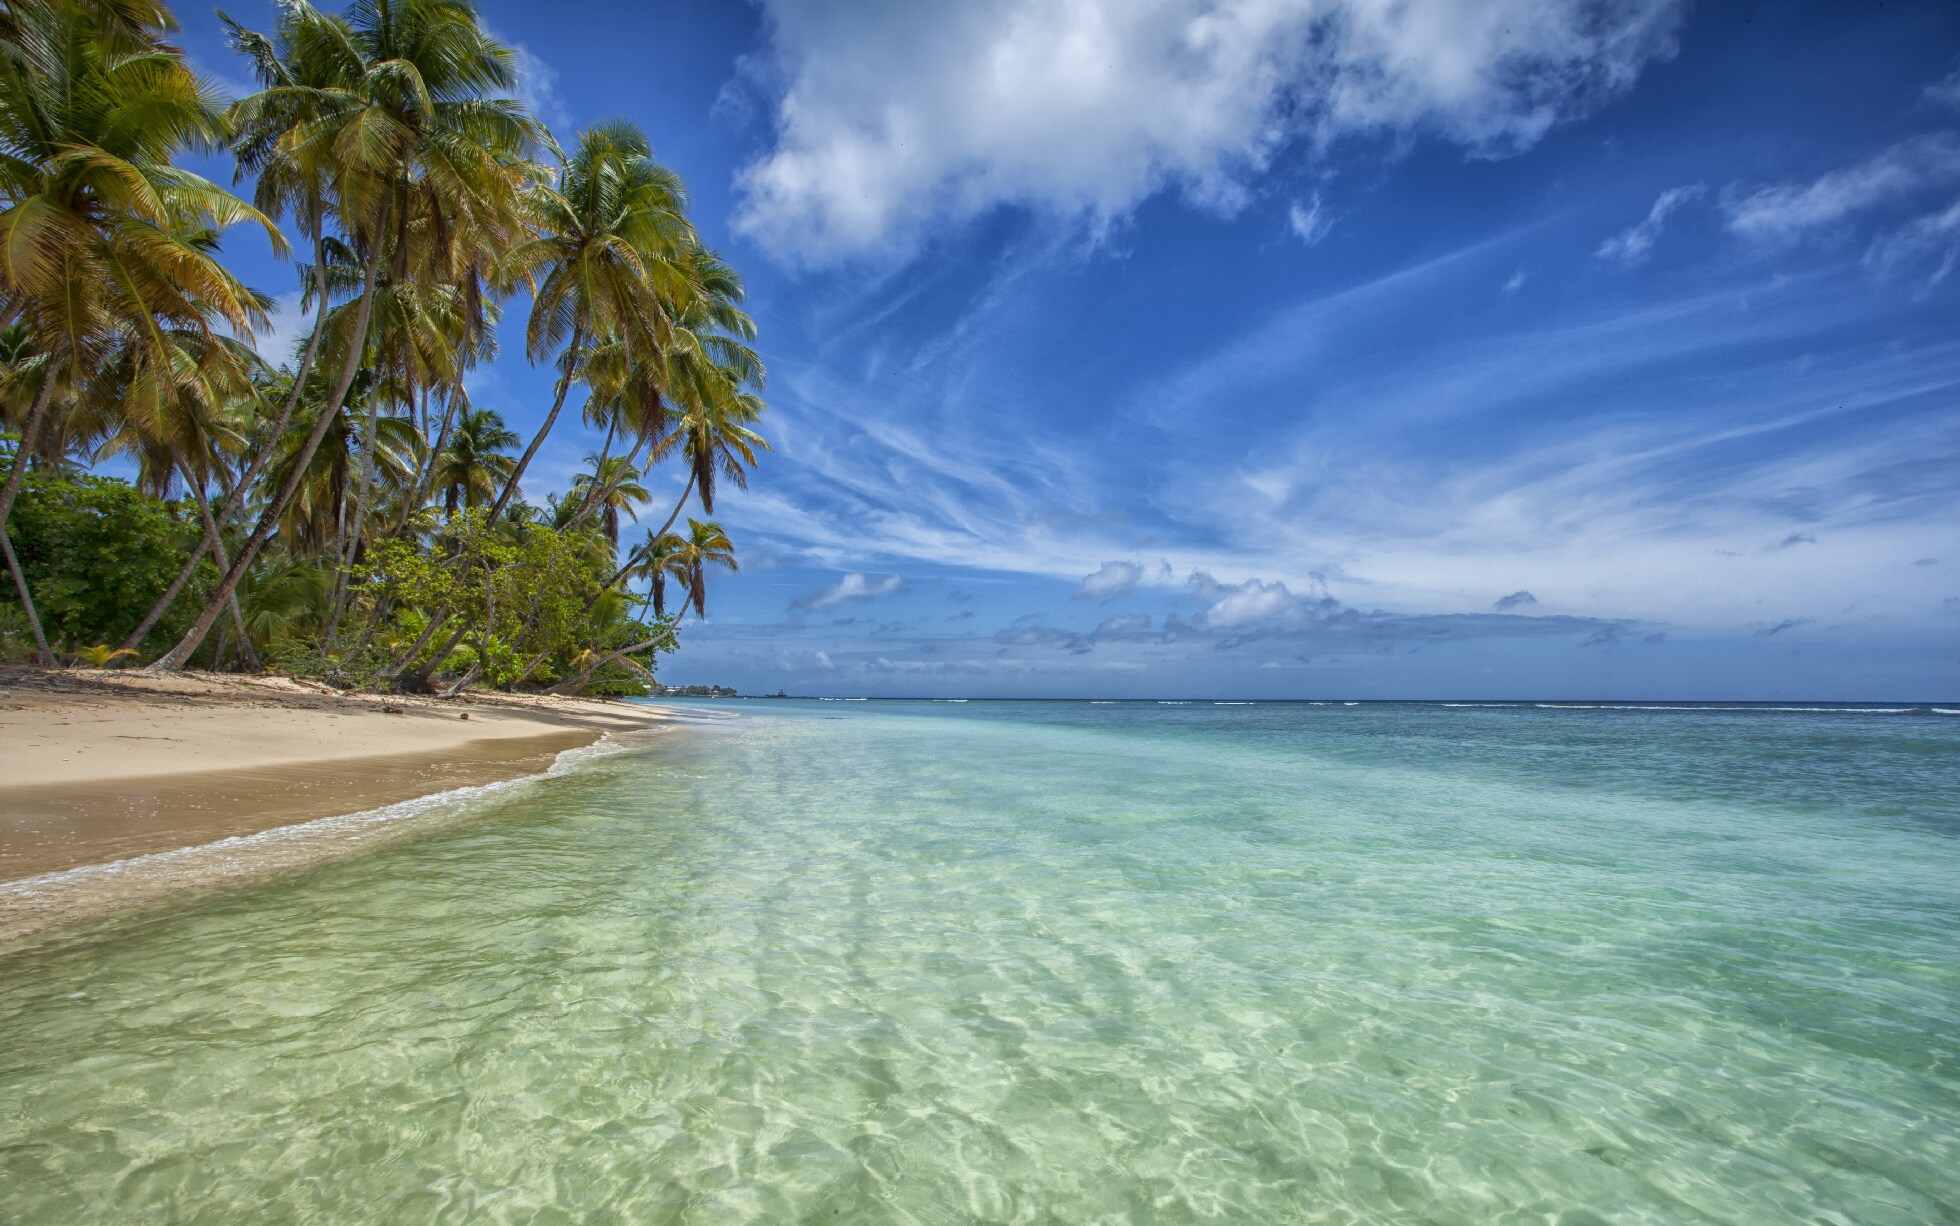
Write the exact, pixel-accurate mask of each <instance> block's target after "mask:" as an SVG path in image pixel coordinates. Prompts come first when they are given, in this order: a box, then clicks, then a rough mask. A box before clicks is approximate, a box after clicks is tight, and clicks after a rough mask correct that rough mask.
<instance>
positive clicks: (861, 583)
mask: <svg viewBox="0 0 1960 1226" xmlns="http://www.w3.org/2000/svg"><path fill="white" fill-rule="evenodd" d="M903 586H905V583H904V580H903V579H901V578H900V577H899V576H897V575H884V576H881V577H880V578H877V579H873V578H871V577H869V576H867V575H863V574H859V573H858V572H856V571H852V572H851V573H850V574H848V575H845V576H844V577H843V578H842V579H839V580H838V581H837V582H835V583H833V584H831V585H830V586H829V587H826V588H821V589H819V590H817V591H814V592H811V593H810V594H808V595H806V596H802V597H799V598H798V599H797V600H796V602H795V605H794V607H796V608H799V609H830V608H835V607H836V606H838V605H840V604H850V603H851V602H852V601H857V600H876V599H877V598H878V597H880V596H889V595H891V594H892V593H893V592H896V591H897V590H898V589H899V588H901V587H903Z"/></svg>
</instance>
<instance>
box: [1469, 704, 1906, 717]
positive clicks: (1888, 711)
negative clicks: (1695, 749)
mask: <svg viewBox="0 0 1960 1226" xmlns="http://www.w3.org/2000/svg"><path fill="white" fill-rule="evenodd" d="M1445 705H1449V704H1445ZM1466 705H1468V704H1466ZM1493 705H1495V704H1493ZM1531 705H1532V706H1534V707H1537V708H1539V709H1540V710H1545V711H1787V712H1802V713H1809V714H1815V715H1911V714H1912V713H1913V712H1914V711H1917V710H1919V709H1920V708H1918V707H1772V706H1734V705H1727V706H1725V705H1720V704H1716V703H1701V704H1696V705H1692V706H1688V705H1681V704H1669V703H1659V702H1617V703H1616V702H1535V703H1533V704H1531ZM1934 710H1938V708H1937V707H1936V708H1934Z"/></svg>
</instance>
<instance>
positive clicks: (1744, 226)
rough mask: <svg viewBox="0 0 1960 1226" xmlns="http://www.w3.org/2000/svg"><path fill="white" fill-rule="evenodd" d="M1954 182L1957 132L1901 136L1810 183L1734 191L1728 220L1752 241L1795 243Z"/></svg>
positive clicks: (1959, 152) (1959, 174)
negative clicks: (1736, 192)
mask: <svg viewBox="0 0 1960 1226" xmlns="http://www.w3.org/2000/svg"><path fill="white" fill-rule="evenodd" d="M1954 182H1960V136H1956V135H1955V134H1953V133H1950V132H1933V133H1929V134H1927V135H1924V136H1915V137H1912V138H1910V139H1907V140H1902V141H1900V142H1898V143H1897V144H1895V145H1892V146H1890V147H1889V148H1886V149H1884V150H1881V151H1880V152H1879V153H1877V154H1876V155H1874V156H1872V157H1870V158H1867V159H1866V160H1865V161H1863V162H1860V163H1859V164H1857V165H1856V166H1847V167H1844V168H1843V169H1840V170H1833V171H1831V172H1829V173H1828V174H1825V175H1821V176H1819V177H1818V178H1816V179H1814V180H1812V181H1811V182H1809V183H1784V184H1778V185H1777V186H1774V187H1765V188H1762V189H1760V190H1758V191H1755V192H1751V193H1749V194H1747V195H1736V196H1733V197H1732V198H1731V199H1730V200H1729V202H1728V206H1727V207H1728V225H1729V229H1730V230H1732V231H1734V232H1735V233H1736V234H1739V235H1741V236H1742V237H1743V238H1746V239H1749V240H1751V241H1754V242H1761V243H1788V242H1795V241H1798V240H1800V239H1803V238H1806V237H1808V236H1810V235H1812V234H1815V233H1818V232H1820V231H1825V230H1828V229H1830V228H1832V227H1835V226H1837V225H1839V224H1841V223H1843V222H1845V221H1846V220H1847V219H1849V218H1851V217H1853V216H1855V215H1857V214H1860V213H1864V212H1866V211H1868V210H1871V209H1874V208H1878V207H1880V206H1883V205H1888V204H1893V203H1896V202H1899V201H1901V200H1904V199H1906V198H1908V197H1910V196H1913V195H1915V194H1918V193H1920V192H1923V191H1925V190H1927V189H1929V188H1934V187H1940V186H1943V185H1947V184H1951V183H1954Z"/></svg>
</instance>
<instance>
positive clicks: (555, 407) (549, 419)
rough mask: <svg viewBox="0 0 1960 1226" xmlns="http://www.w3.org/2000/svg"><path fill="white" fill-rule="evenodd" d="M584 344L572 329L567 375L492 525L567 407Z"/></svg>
mask: <svg viewBox="0 0 1960 1226" xmlns="http://www.w3.org/2000/svg"><path fill="white" fill-rule="evenodd" d="M584 343H585V336H584V333H583V332H582V331H581V329H580V328H579V327H578V326H576V325H575V326H574V327H573V328H572V343H571V345H570V346H568V347H567V349H566V352H567V353H569V354H570V355H571V357H570V360H568V361H567V362H566V364H565V373H564V374H563V375H561V376H559V379H558V394H557V395H556V396H555V397H553V398H552V401H551V412H549V413H547V414H545V416H544V424H543V425H542V426H539V427H538V432H537V433H536V434H534V435H532V436H531V445H530V446H529V447H526V448H525V449H524V454H523V455H521V456H519V457H518V459H517V467H516V468H514V469H512V470H511V474H510V480H509V481H506V482H505V483H504V492H503V493H501V494H499V495H497V504H496V505H495V506H493V507H491V508H490V515H489V521H490V522H491V523H495V522H497V517H498V516H499V515H502V514H503V513H504V508H505V507H506V506H508V505H510V500H511V498H512V497H513V496H515V495H516V493H517V483H518V482H519V481H521V480H523V479H524V470H525V469H527V468H529V467H530V466H531V460H532V458H533V457H534V456H536V455H537V454H538V448H540V447H542V446H544V437H545V435H547V434H550V433H551V427H552V425H553V424H554V423H555V422H557V420H558V411H559V410H560V409H563V408H564V407H565V396H566V394H567V393H569V392H570V391H571V390H572V376H573V375H575V374H577V373H578V351H579V347H580V346H581V345H583V344H584Z"/></svg>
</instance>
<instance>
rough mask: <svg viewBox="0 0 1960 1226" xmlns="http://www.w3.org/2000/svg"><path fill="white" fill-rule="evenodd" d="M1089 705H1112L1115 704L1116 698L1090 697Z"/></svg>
mask: <svg viewBox="0 0 1960 1226" xmlns="http://www.w3.org/2000/svg"><path fill="white" fill-rule="evenodd" d="M1089 705H1090V706H1092V707H1113V706H1115V705H1116V700H1115V699H1114V698H1091V699H1090V700H1089Z"/></svg>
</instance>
